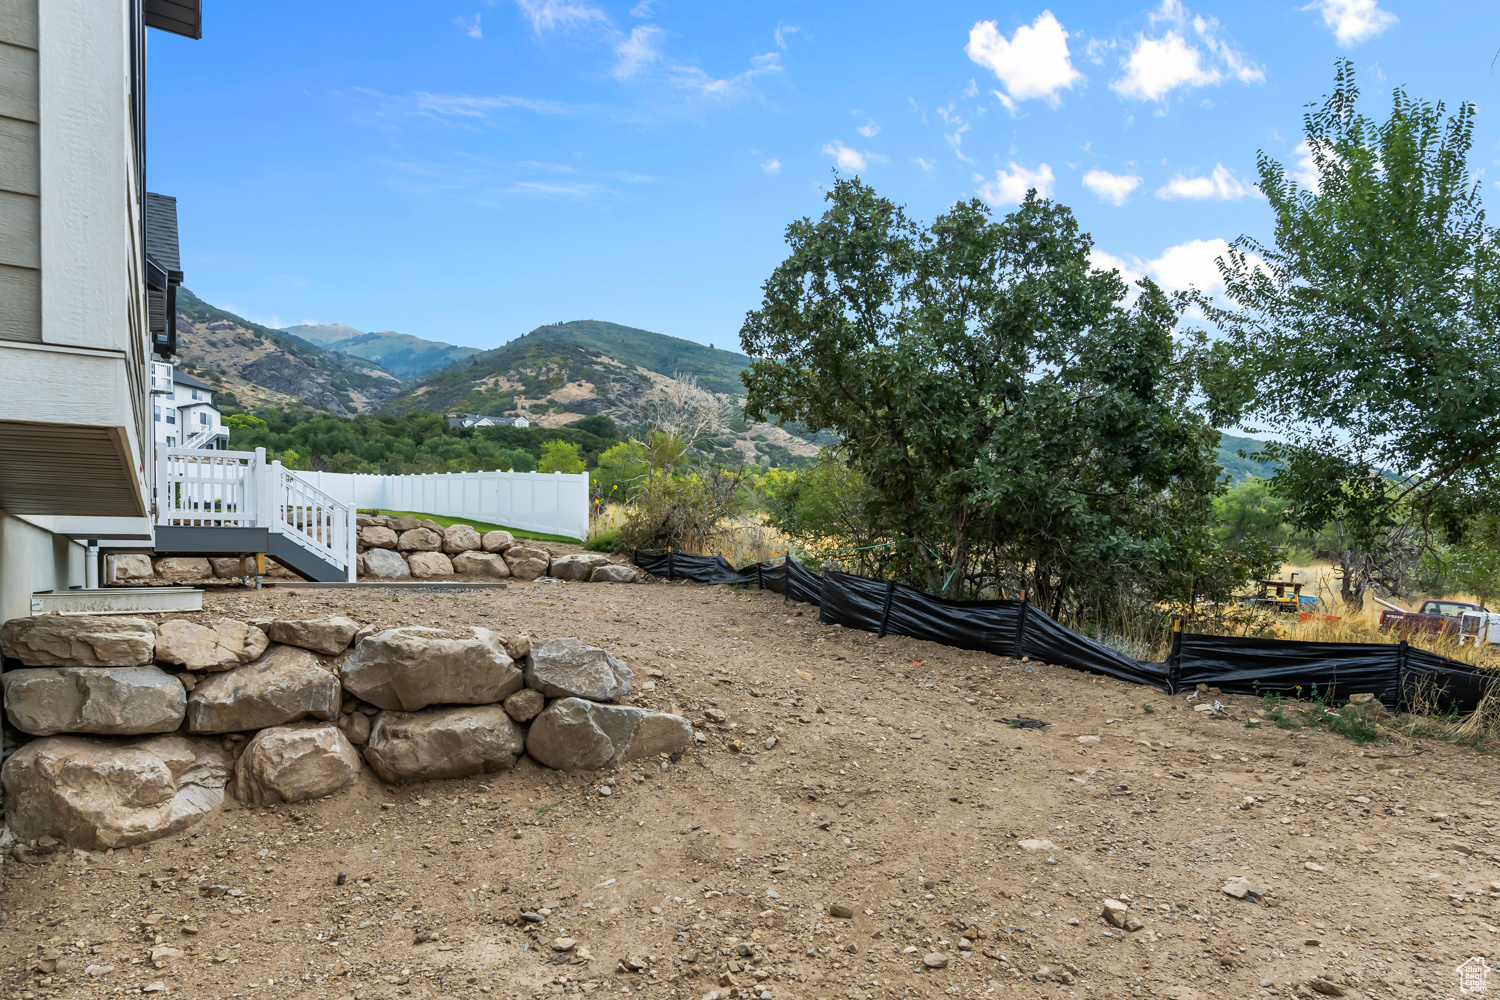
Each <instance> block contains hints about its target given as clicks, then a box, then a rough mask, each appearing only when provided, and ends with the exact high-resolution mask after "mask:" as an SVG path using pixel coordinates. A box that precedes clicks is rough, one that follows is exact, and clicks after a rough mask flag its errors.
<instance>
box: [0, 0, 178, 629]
mask: <svg viewBox="0 0 1500 1000" xmlns="http://www.w3.org/2000/svg"><path fill="white" fill-rule="evenodd" d="M139 8H140V4H139V0H0V620H4V619H5V618H9V617H13V616H15V615H18V614H29V613H30V595H31V594H32V592H34V591H36V590H51V589H58V588H63V589H65V588H67V587H68V586H72V585H81V584H82V582H83V580H82V571H81V567H82V558H83V557H82V549H81V547H80V546H79V545H78V541H77V538H78V536H77V535H74V534H72V533H71V532H70V531H69V530H66V529H62V528H57V530H49V528H48V527H47V525H54V526H55V525H59V524H62V523H65V522H68V521H69V519H75V521H76V519H80V518H86V519H88V524H89V525H90V527H91V529H93V528H98V529H100V530H98V531H97V532H96V531H94V530H90V532H89V533H90V534H91V535H94V534H97V535H99V536H101V537H110V535H111V534H112V532H111V531H107V530H104V529H108V528H111V527H119V528H120V533H121V535H124V534H125V526H127V525H130V526H138V525H139V524H140V523H141V520H142V519H143V518H146V517H147V516H149V513H150V496H151V476H152V474H153V471H154V460H153V434H154V432H153V429H152V427H151V404H150V397H149V388H148V372H149V363H148V360H149V356H150V355H149V344H148V339H147V332H146V317H145V281H144V259H143V256H142V253H143V249H142V245H141V234H142V215H141V212H142V203H143V194H142V191H141V188H140V185H141V183H142V181H143V178H142V176H141V174H140V169H141V160H140V159H139V157H138V154H139V153H140V152H141V151H140V150H137V148H136V139H135V136H136V134H137V129H136V125H137V123H136V122H135V120H134V116H133V112H132V107H133V106H141V105H140V100H141V98H142V95H141V94H139V93H135V92H133V79H144V74H143V73H137V72H136V70H138V69H140V68H141V65H140V63H139V60H138V59H136V58H133V54H134V53H138V52H139V48H138V45H139V38H140V35H139V32H140V31H141V30H143V29H142V28H141V27H140V21H139V16H140V9H139ZM135 530H137V531H138V527H137V528H136V529H135ZM75 570H77V572H75Z"/></svg>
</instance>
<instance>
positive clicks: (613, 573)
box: [589, 563, 641, 583]
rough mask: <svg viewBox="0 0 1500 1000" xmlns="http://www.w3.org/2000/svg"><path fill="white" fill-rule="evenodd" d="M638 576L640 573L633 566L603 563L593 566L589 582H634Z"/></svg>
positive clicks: (639, 576)
mask: <svg viewBox="0 0 1500 1000" xmlns="http://www.w3.org/2000/svg"><path fill="white" fill-rule="evenodd" d="M640 578H641V574H640V572H639V571H637V570H636V568H635V567H634V566H622V565H620V564H619V563H605V564H604V565H602V566H595V567H594V572H592V573H590V574H589V583H635V582H636V581H637V580H639V579H640Z"/></svg>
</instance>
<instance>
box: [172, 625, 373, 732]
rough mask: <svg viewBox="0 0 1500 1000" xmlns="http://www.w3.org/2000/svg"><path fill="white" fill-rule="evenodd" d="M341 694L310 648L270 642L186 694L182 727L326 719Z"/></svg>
mask: <svg viewBox="0 0 1500 1000" xmlns="http://www.w3.org/2000/svg"><path fill="white" fill-rule="evenodd" d="M366 641H368V640H366ZM341 698H342V692H341V691H340V690H339V679H338V678H337V677H335V676H334V674H333V671H332V670H331V669H330V668H329V667H328V666H326V665H325V664H324V662H323V661H322V659H321V658H319V657H318V656H317V655H316V654H314V653H313V652H312V651H311V650H307V649H302V648H300V647H298V646H282V645H273V646H272V647H271V648H270V649H268V650H267V651H266V652H265V654H264V655H262V656H261V657H260V659H258V660H254V661H252V662H250V663H247V664H245V665H244V666H242V667H235V668H234V669H233V670H229V671H226V672H224V673H222V674H215V675H214V676H212V677H209V678H207V679H206V680H203V681H200V682H199V683H198V685H197V686H196V687H195V688H194V689H193V693H192V694H191V695H190V696H189V697H188V708H187V728H188V732H191V733H237V732H244V731H245V730H247V729H265V728H266V727H267V726H281V725H285V724H286V723H288V722H296V721H298V720H299V719H305V718H307V717H308V716H312V717H313V718H317V719H331V718H333V717H334V716H336V715H337V714H338V710H339V702H340V700H341Z"/></svg>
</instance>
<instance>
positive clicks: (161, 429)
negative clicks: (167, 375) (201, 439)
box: [152, 382, 229, 450]
mask: <svg viewBox="0 0 1500 1000" xmlns="http://www.w3.org/2000/svg"><path fill="white" fill-rule="evenodd" d="M193 392H194V389H193V387H192V386H190V385H183V384H182V383H180V382H178V383H174V384H173V386H172V395H171V396H157V397H155V400H154V409H153V411H152V420H153V422H154V423H155V425H156V435H155V436H156V447H158V448H185V447H188V443H187V442H188V441H189V439H191V438H192V437H193V436H194V435H195V434H199V433H201V432H203V431H205V430H206V431H208V432H209V433H210V434H211V435H212V436H213V437H214V438H215V439H216V440H215V441H211V442H209V443H207V444H203V445H199V446H198V447H203V448H219V449H221V450H222V449H223V448H226V447H228V445H227V444H226V443H222V442H227V441H228V440H229V428H228V427H225V426H224V415H223V414H222V413H220V412H219V408H218V407H217V406H214V405H213V398H214V394H213V393H212V392H209V391H208V390H206V389H198V390H197V392H198V396H199V398H198V399H194V398H193ZM173 417H175V419H171V418H173ZM202 417H207V418H208V419H207V423H204V422H203V420H202V419H201V418H202Z"/></svg>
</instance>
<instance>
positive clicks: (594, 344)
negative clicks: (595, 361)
mask: <svg viewBox="0 0 1500 1000" xmlns="http://www.w3.org/2000/svg"><path fill="white" fill-rule="evenodd" d="M539 341H546V342H549V343H554V344H574V345H577V346H579V347H583V348H586V349H588V350H593V351H598V352H600V353H602V354H605V355H607V356H609V357H611V358H614V359H615V360H616V361H620V362H623V363H624V364H627V365H634V366H635V367H637V368H644V369H645V370H646V371H648V372H655V373H656V374H658V375H665V376H667V377H668V378H676V377H678V376H679V375H692V376H693V377H694V378H695V379H697V380H698V384H699V385H700V386H702V387H703V388H705V389H707V390H708V391H709V392H717V393H727V394H729V395H732V396H743V395H744V394H745V386H744V383H742V382H741V381H740V372H742V371H744V370H745V369H746V368H749V367H750V359H749V358H747V357H745V355H743V354H736V353H734V352H733V351H724V350H719V349H718V348H715V347H714V346H713V345H709V346H707V347H705V346H704V345H702V344H697V343H694V342H693V341H691V340H683V339H682V338H680V337H669V336H667V335H666V334H662V333H652V332H651V331H650V330H638V329H636V328H635V327H633V326H621V325H620V324H619V323H606V322H604V321H602V320H596V319H584V320H574V321H572V322H570V323H553V324H550V325H548V326H539V327H537V328H536V329H535V330H532V331H531V332H530V333H528V334H525V335H523V336H520V337H517V338H516V339H515V340H512V341H511V342H510V343H509V344H506V345H505V347H506V348H508V347H515V346H517V345H520V344H526V343H536V342H539ZM504 349H505V348H501V350H504Z"/></svg>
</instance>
